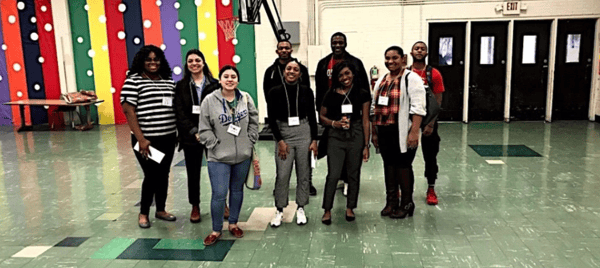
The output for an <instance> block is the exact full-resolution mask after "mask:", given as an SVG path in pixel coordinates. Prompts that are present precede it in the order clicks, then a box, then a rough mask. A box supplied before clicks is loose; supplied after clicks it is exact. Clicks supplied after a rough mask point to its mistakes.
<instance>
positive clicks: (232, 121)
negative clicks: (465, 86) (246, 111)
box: [223, 95, 240, 125]
mask: <svg viewBox="0 0 600 268" xmlns="http://www.w3.org/2000/svg"><path fill="white" fill-rule="evenodd" d="M236 98H237V96H235V95H234V96H233V101H232V102H235V100H236ZM223 102H224V103H223V106H226V107H227V108H228V109H229V113H231V124H232V125H236V123H235V108H234V107H231V106H230V105H229V101H227V99H226V98H224V97H223ZM237 105H240V104H239V103H237ZM237 105H236V106H235V107H237Z"/></svg>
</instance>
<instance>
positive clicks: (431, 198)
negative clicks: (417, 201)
mask: <svg viewBox="0 0 600 268" xmlns="http://www.w3.org/2000/svg"><path fill="white" fill-rule="evenodd" d="M437 204H438V199H437V195H436V194H435V190H433V188H429V189H427V205H432V206H435V205H437Z"/></svg>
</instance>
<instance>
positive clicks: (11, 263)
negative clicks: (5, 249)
mask: <svg viewBox="0 0 600 268" xmlns="http://www.w3.org/2000/svg"><path fill="white" fill-rule="evenodd" d="M30 261H31V259H28V258H8V259H6V260H3V261H2V262H0V267H3V268H4V267H6V268H8V267H15V268H18V267H23V266H25V264H27V263H28V262H30Z"/></svg>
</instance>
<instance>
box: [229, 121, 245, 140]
mask: <svg viewBox="0 0 600 268" xmlns="http://www.w3.org/2000/svg"><path fill="white" fill-rule="evenodd" d="M241 130H242V128H241V127H238V126H236V125H234V124H230V125H229V128H228V129H227V133H229V134H231V135H233V136H236V137H237V136H238V135H240V131H241Z"/></svg>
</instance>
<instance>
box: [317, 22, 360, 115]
mask: <svg viewBox="0 0 600 268" xmlns="http://www.w3.org/2000/svg"><path fill="white" fill-rule="evenodd" d="M347 45H348V44H347V40H346V35H345V34H343V33H340V32H337V33H334V34H333V35H332V36H331V51H332V53H331V54H329V55H327V56H326V57H325V58H322V59H321V60H320V61H319V63H318V64H317V71H316V73H315V83H316V95H317V96H316V99H317V100H316V103H315V104H316V106H317V112H320V111H321V104H322V102H323V97H324V96H325V93H326V92H327V91H328V90H329V88H330V87H331V79H332V78H331V72H332V70H333V66H334V65H335V64H336V63H338V62H342V61H346V62H350V63H352V64H353V65H354V67H355V69H356V72H357V73H355V74H354V81H355V84H356V86H359V87H360V88H362V89H365V90H367V91H369V92H371V90H370V89H371V87H370V86H369V77H368V76H367V71H366V70H365V66H364V65H363V63H362V61H361V60H360V59H358V58H356V57H354V56H352V55H350V53H348V52H347V51H346V46H347Z"/></svg>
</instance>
